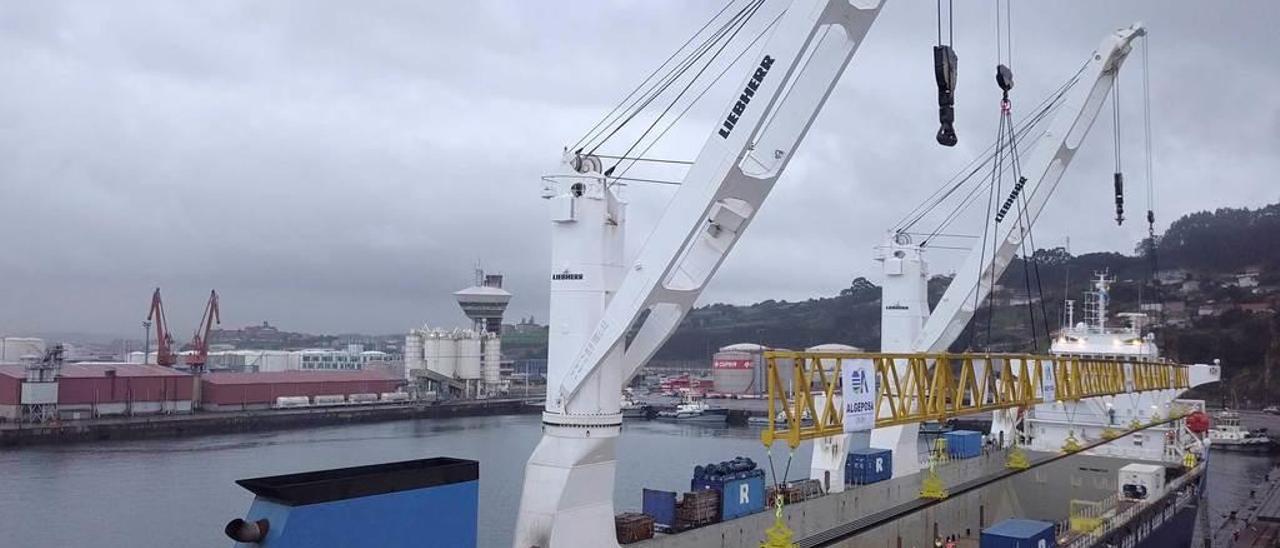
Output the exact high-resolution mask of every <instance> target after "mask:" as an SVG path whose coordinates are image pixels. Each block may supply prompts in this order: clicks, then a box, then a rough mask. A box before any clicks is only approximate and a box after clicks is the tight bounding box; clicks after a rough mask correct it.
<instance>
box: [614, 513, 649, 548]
mask: <svg viewBox="0 0 1280 548" xmlns="http://www.w3.org/2000/svg"><path fill="white" fill-rule="evenodd" d="M613 526H614V530H615V531H616V532H617V535H618V544H631V543H633V542H640V541H642V540H645V539H651V538H653V517H651V516H649V515H647V514H641V513H637V512H625V513H622V514H618V515H617V516H615V517H614V518H613Z"/></svg>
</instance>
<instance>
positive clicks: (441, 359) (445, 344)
mask: <svg viewBox="0 0 1280 548" xmlns="http://www.w3.org/2000/svg"><path fill="white" fill-rule="evenodd" d="M436 333H437V338H436V342H437V343H438V344H439V349H440V350H439V353H438V354H436V355H437V357H438V359H437V360H436V363H437V364H438V365H439V369H437V370H436V372H437V373H440V374H441V375H444V376H446V377H457V376H458V339H457V334H456V333H454V332H450V331H443V330H441V331H437V332H436Z"/></svg>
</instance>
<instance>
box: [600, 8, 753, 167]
mask: <svg viewBox="0 0 1280 548" xmlns="http://www.w3.org/2000/svg"><path fill="white" fill-rule="evenodd" d="M763 4H764V0H756V1H755V2H754V3H753V6H754V7H753V8H752V9H751V11H750V13H748V14H747V15H746V17H744V18H742V19H741V21H740V23H739V24H738V25H737V27H736V28H734V29H733V32H732V33H730V34H729V36H728V38H727V39H725V40H723V41H722V42H723V43H721V44H720V47H719V48H717V49H716V52H715V54H713V55H712V56H711V58H710V59H708V60H707V63H706V64H704V65H703V66H702V68H700V69H698V72H697V73H695V74H694V75H693V77H692V78H690V79H689V82H688V83H686V84H685V85H684V87H683V88H681V89H680V92H679V93H678V94H676V96H675V98H673V99H672V100H671V103H669V104H668V105H667V107H666V108H665V109H663V110H662V112H661V113H659V114H658V116H657V117H656V118H654V120H653V122H652V123H650V124H649V126H648V127H647V128H645V130H644V132H643V133H641V134H640V136H639V137H637V138H636V140H635V141H634V142H632V143H631V146H629V147H627V150H626V152H623V153H622V156H627V155H628V154H631V151H633V150H635V147H636V146H637V145H639V144H640V142H641V141H643V140H644V138H645V137H646V136H648V135H649V132H651V131H653V128H655V127H657V125H658V123H659V122H660V121H662V118H663V117H665V116H666V115H667V113H669V112H671V109H672V108H673V107H675V105H676V103H677V102H679V101H680V98H682V97H684V94H685V93H688V91H689V88H691V87H693V84H694V83H695V82H697V81H698V78H700V77H701V76H702V75H703V74H704V73H705V72H706V71H707V69H708V68H710V67H711V63H712V62H713V61H715V58H716V57H719V56H720V54H721V53H722V52H724V50H725V48H727V47H728V46H729V44H730V43H732V42H733V39H734V38H735V37H736V36H737V35H738V33H739V32H741V31H742V28H743V27H744V26H745V25H746V22H747V21H749V20H750V19H751V18H752V17H753V16H755V14H756V12H757V11H758V10H759V9H760V6H761V5H763ZM598 146H599V145H597V148H598ZM621 163H622V161H621V160H619V161H618V162H616V163H614V164H613V167H611V168H609V169H608V170H606V174H609V173H611V172H612V170H614V169H616V168H617V167H618V165H620V164H621Z"/></svg>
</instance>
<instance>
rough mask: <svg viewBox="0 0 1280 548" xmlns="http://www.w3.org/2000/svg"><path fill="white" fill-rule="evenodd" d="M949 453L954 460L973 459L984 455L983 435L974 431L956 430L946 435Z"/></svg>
mask: <svg viewBox="0 0 1280 548" xmlns="http://www.w3.org/2000/svg"><path fill="white" fill-rule="evenodd" d="M944 438H945V439H946V440H947V453H948V454H949V455H950V456H951V458H953V459H971V458H973V457H976V456H978V455H981V454H982V433H981V432H974V431H972V430H956V431H954V432H947V433H946V434H944Z"/></svg>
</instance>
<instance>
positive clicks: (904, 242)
mask: <svg viewBox="0 0 1280 548" xmlns="http://www.w3.org/2000/svg"><path fill="white" fill-rule="evenodd" d="M1145 34H1146V30H1145V29H1144V28H1143V26H1142V24H1141V23H1135V24H1133V25H1131V26H1128V27H1125V28H1121V29H1118V30H1116V31H1115V32H1112V33H1111V34H1109V35H1107V37H1106V38H1105V39H1103V41H1102V43H1101V44H1100V45H1099V46H1098V49H1097V50H1095V51H1094V52H1093V53H1092V54H1090V56H1089V60H1088V62H1087V63H1086V64H1085V66H1084V67H1083V69H1082V70H1081V72H1080V73H1079V76H1078V83H1079V84H1086V85H1075V86H1072V87H1071V89H1070V90H1068V91H1067V92H1066V95H1064V96H1063V97H1062V105H1061V107H1059V110H1058V112H1057V114H1056V115H1055V116H1054V118H1053V119H1052V120H1051V121H1050V122H1049V124H1048V125H1047V126H1044V130H1043V131H1042V132H1041V133H1040V134H1039V135H1038V136H1037V137H1038V138H1037V139H1036V141H1035V143H1034V145H1033V147H1034V148H1032V150H1030V151H1029V153H1028V155H1027V158H1026V161H1025V162H1023V164H1022V166H1023V172H1024V173H1025V174H1026V176H1027V179H1028V183H1027V184H1026V186H1025V187H1024V188H1023V190H1022V195H1023V196H1024V197H1025V200H1026V202H1025V206H1024V208H1023V211H1022V212H1021V215H1022V219H1021V222H1012V221H1013V220H1014V219H1013V218H1012V216H1011V217H1010V218H1009V219H1006V221H1005V222H1003V223H994V222H993V219H985V222H986V223H989V224H990V225H991V226H990V230H991V231H992V233H993V234H994V236H993V237H994V241H995V242H996V244H997V245H996V247H995V251H994V255H993V253H992V249H991V248H990V247H987V246H986V245H985V244H984V243H982V242H979V243H977V244H975V245H974V248H973V249H972V250H971V251H970V252H969V255H968V257H967V258H966V260H965V262H964V266H962V267H960V269H959V270H957V271H956V276H955V278H954V279H953V280H952V281H951V285H950V286H949V287H948V288H947V291H946V293H944V294H943V296H942V298H941V300H939V301H938V304H937V306H936V307H934V309H933V312H932V313H929V312H928V306H929V305H928V298H927V282H928V267H927V262H926V261H925V259H924V256H923V252H924V248H922V247H921V246H920V245H919V244H916V243H913V242H911V240H910V238H906V237H903V236H905V235H903V234H891V235H890V238H889V239H888V241H886V242H885V243H884V244H883V245H881V246H880V247H879V248H877V257H876V258H877V260H880V261H882V263H883V269H884V274H885V280H884V286H883V287H884V292H883V300H882V305H881V306H882V307H883V308H882V310H881V318H882V327H881V341H882V345H881V346H882V348H881V351H882V352H942V351H946V350H947V348H948V347H949V346H951V344H952V343H953V342H955V340H956V338H957V337H958V336H959V335H960V333H961V332H962V331H963V330H964V328H965V325H967V324H968V323H969V320H971V319H972V318H973V315H974V312H975V311H976V309H977V305H978V304H980V303H982V302H983V301H984V300H985V299H986V297H987V295H988V294H989V293H990V292H991V286H992V283H993V280H994V281H998V280H999V279H1000V275H1001V274H1002V273H1003V272H1004V271H1005V269H1006V268H1007V267H1008V266H1009V264H1010V262H1012V260H1013V256H1014V253H1015V252H1016V251H1017V250H1018V248H1019V247H1020V246H1021V245H1022V241H1023V238H1025V237H1026V236H1027V231H1028V230H1029V227H1031V226H1032V225H1033V224H1034V223H1035V221H1036V219H1037V218H1038V217H1039V216H1040V213H1041V212H1042V211H1044V207H1045V204H1046V203H1048V200H1049V197H1050V196H1052V195H1053V191H1054V190H1055V189H1056V188H1057V186H1058V182H1059V181H1061V179H1062V174H1063V172H1065V171H1066V169H1067V166H1069V165H1070V164H1071V160H1072V158H1074V157H1075V154H1076V151H1077V150H1078V149H1079V148H1080V145H1081V143H1082V142H1083V141H1084V138H1085V136H1086V135H1087V134H1088V133H1089V129H1090V128H1091V127H1092V126H1093V122H1094V121H1095V120H1096V119H1097V117H1098V113H1099V111H1100V110H1101V109H1102V106H1103V104H1104V102H1105V101H1106V99H1107V96H1108V95H1109V94H1110V92H1111V88H1112V86H1113V85H1114V84H1115V79H1116V75H1117V74H1118V72H1119V71H1120V67H1121V65H1123V64H1124V61H1125V59H1126V58H1127V57H1128V55H1129V52H1130V50H1131V49H1132V43H1133V41H1134V40H1135V39H1136V38H1138V37H1139V36H1143V35H1145ZM984 247H986V249H985V250H984V249H982V248H984ZM1002 413H1003V412H998V413H997V417H996V423H997V424H995V425H993V430H994V429H998V428H999V427H1000V426H1001V425H1000V424H999V423H1000V422H1001V418H1002V417H1001V415H1002ZM1005 420H1007V417H1005ZM918 435H919V425H918V424H909V425H904V426H894V427H889V428H881V429H876V430H875V431H873V432H872V435H871V445H872V446H873V447H881V448H886V449H892V450H893V473H894V475H895V476H900V475H906V474H913V473H916V472H918V471H919V470H920V462H919V460H918V458H919V457H918V454H917V442H916V440H917V438H918ZM820 443H828V444H834V443H840V447H838V448H834V449H830V450H828V451H820V450H818V449H819V448H815V450H814V459H815V462H814V465H813V469H814V473H815V474H816V473H817V472H818V471H819V470H820V469H828V468H831V467H832V463H829V462H825V461H823V462H819V461H818V459H819V457H820V456H826V457H828V458H832V457H831V456H832V455H835V454H837V453H835V451H839V453H838V454H839V455H841V458H842V455H843V443H842V442H841V440H834V441H828V442H820ZM820 447H821V446H820ZM842 467H843V462H841V463H840V467H838V468H842ZM814 477H820V476H816V475H815V476H814ZM832 483H833V484H834V483H835V482H834V481H833V482H832Z"/></svg>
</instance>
